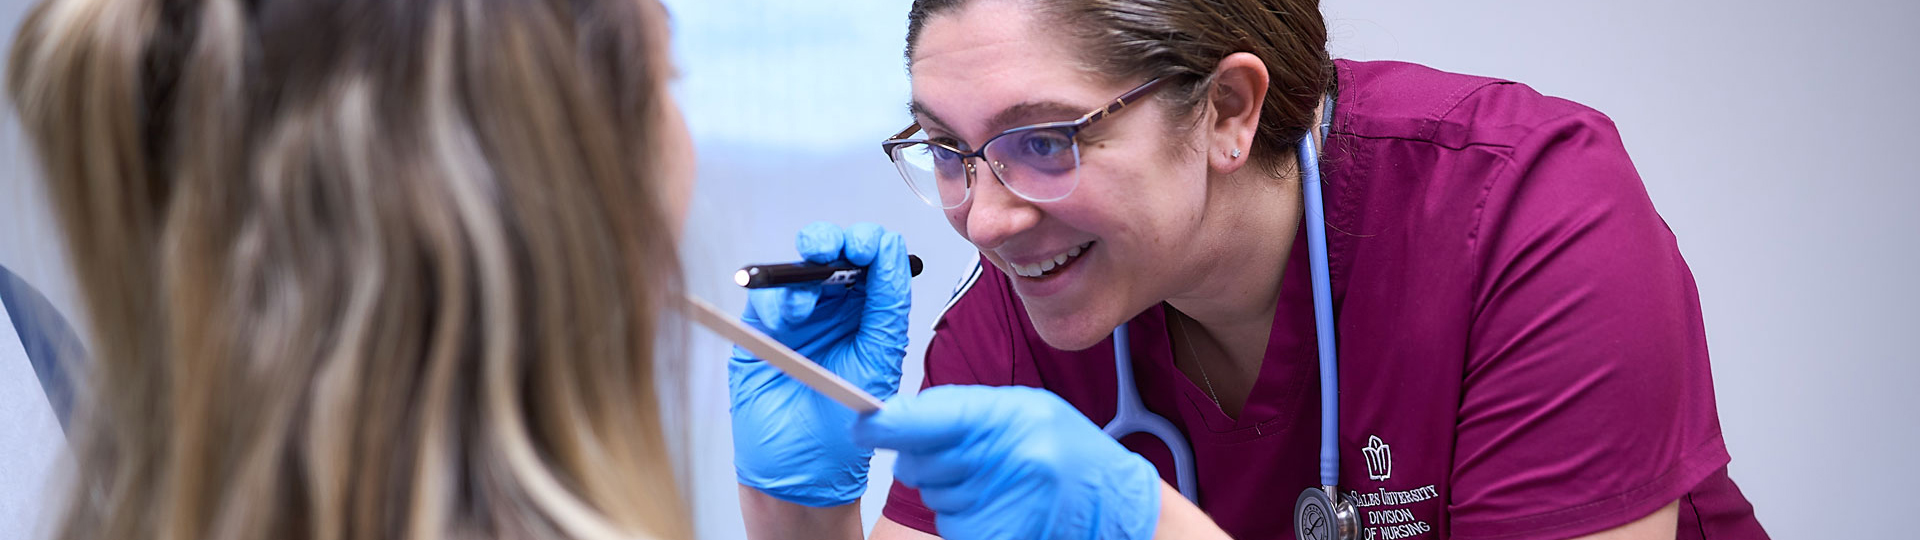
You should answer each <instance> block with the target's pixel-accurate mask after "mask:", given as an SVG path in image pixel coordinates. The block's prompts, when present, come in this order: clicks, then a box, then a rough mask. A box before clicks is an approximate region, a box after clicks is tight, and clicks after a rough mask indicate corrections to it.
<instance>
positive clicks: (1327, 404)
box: [1102, 96, 1340, 504]
mask: <svg viewBox="0 0 1920 540" xmlns="http://www.w3.org/2000/svg"><path fill="white" fill-rule="evenodd" d="M1332 116H1333V98H1332V97H1331V96H1329V97H1328V98H1327V100H1326V114H1325V115H1324V116H1322V117H1321V118H1322V120H1321V124H1320V132H1321V134H1322V136H1325V134H1326V133H1327V130H1328V128H1330V127H1332V126H1331V125H1330V124H1331V123H1332V122H1331V119H1332ZM1298 148H1299V151H1300V154H1299V157H1300V161H1299V162H1300V183H1301V184H1302V189H1303V191H1304V192H1305V195H1304V198H1305V200H1304V201H1302V202H1303V204H1302V206H1305V207H1306V219H1305V221H1306V225H1307V262H1308V266H1309V270H1308V272H1309V273H1310V274H1311V275H1312V278H1313V331H1314V336H1315V338H1317V341H1316V344H1317V345H1318V347H1317V348H1318V349H1319V350H1320V485H1321V486H1324V487H1325V489H1326V491H1327V493H1335V489H1334V486H1336V485H1338V484H1339V479H1340V454H1339V452H1338V451H1337V450H1338V448H1337V444H1338V441H1339V438H1340V361H1339V355H1338V352H1337V351H1336V350H1335V342H1334V339H1333V337H1334V336H1333V330H1334V328H1333V287H1332V284H1331V281H1332V280H1331V278H1330V277H1329V276H1328V274H1327V220H1326V217H1327V216H1326V203H1325V199H1324V197H1323V196H1322V193H1321V189H1320V151H1319V148H1318V147H1316V146H1315V145H1314V143H1313V135H1312V134H1311V133H1309V134H1307V135H1305V136H1302V137H1300V144H1299V147H1298ZM1113 363H1114V372H1115V374H1116V375H1117V376H1116V377H1115V378H1116V379H1117V382H1118V383H1119V386H1120V391H1119V393H1118V396H1119V397H1118V398H1116V399H1115V401H1116V403H1115V406H1114V411H1113V420H1112V421H1110V422H1107V425H1106V426H1105V427H1104V428H1102V429H1103V430H1104V431H1106V433H1107V436H1109V437H1113V438H1114V439H1119V438H1121V437H1124V436H1127V435H1132V434H1135V433H1146V434H1148V435H1152V436H1153V437H1154V438H1156V439H1160V442H1161V443H1162V444H1165V445H1167V451H1168V452H1169V453H1171V454H1173V470H1174V478H1175V479H1176V480H1177V481H1178V484H1179V486H1178V487H1179V488H1180V495H1182V496H1185V497H1186V498H1187V500H1189V501H1193V502H1194V503H1195V504H1199V502H1200V494H1199V486H1198V482H1197V481H1195V479H1194V468H1193V459H1194V458H1193V450H1192V449H1191V448H1190V447H1188V445H1187V439H1186V437H1185V436H1184V435H1181V434H1180V430H1179V429H1178V428H1175V427H1174V426H1173V422H1169V421H1167V419H1166V418H1165V417H1162V416H1160V415H1158V414H1154V413H1153V411H1149V410H1147V408H1146V406H1145V405H1144V404H1142V403H1141V401H1140V387H1138V386H1135V385H1134V382H1133V353H1132V348H1131V346H1130V342H1129V339H1128V337H1127V325H1126V323H1121V324H1120V326H1119V327H1117V328H1114V329H1113Z"/></svg>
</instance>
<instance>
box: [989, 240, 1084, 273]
mask: <svg viewBox="0 0 1920 540" xmlns="http://www.w3.org/2000/svg"><path fill="white" fill-rule="evenodd" d="M1092 246H1093V242H1087V243H1085V244H1080V245H1077V246H1073V247H1072V248H1069V249H1067V250H1066V251H1063V252H1061V253H1059V254H1057V255H1054V256H1053V258H1050V259H1046V260H1043V261H1040V262H1039V263H1036V264H1024V265H1023V264H1015V263H1014V262H1013V261H1007V266H1008V267H1011V268H1012V269H1013V273H1014V274H1016V275H1019V276H1020V277H1029V278H1037V277H1045V276H1047V275H1049V274H1052V273H1054V271H1055V270H1059V269H1061V268H1065V267H1066V266H1067V263H1070V262H1073V261H1074V260H1075V259H1079V258H1080V254H1081V253H1082V252H1085V251H1086V250H1087V248H1089V247H1092Z"/></svg>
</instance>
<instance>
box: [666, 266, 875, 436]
mask: <svg viewBox="0 0 1920 540" xmlns="http://www.w3.org/2000/svg"><path fill="white" fill-rule="evenodd" d="M686 300H687V312H688V313H691V314H693V320H694V322H697V323H700V326H705V327H707V329H708V330H712V331H713V333H715V334H720V337H723V338H726V339H727V341H732V342H734V343H736V344H739V345H740V347H741V348H744V349H746V350H747V351H748V352H751V353H753V354H754V356H758V357H760V359H762V360H766V361H767V363H769V364H773V367H777V368H780V371H782V372H784V373H786V374H787V376H789V377H793V378H794V379H798V380H799V381H800V382H801V383H804V384H806V385H807V387H808V388H812V389H814V391H817V392H820V393H822V394H826V395H827V397H830V398H833V400H834V401H838V402H840V404H841V405H846V406H847V408H849V409H853V411H854V412H857V413H861V414H865V413H870V412H874V411H878V410H880V400H879V399H875V398H874V397H873V395H872V394H868V393H866V392H865V391H863V390H861V389H860V387H858V386H854V385H853V383H849V382H847V380H846V379H842V378H840V376H839V375H835V374H833V372H832V371H828V370H827V368H825V367H822V366H821V365H820V364H818V363H815V362H814V361H812V360H808V359H807V357H805V356H800V353H797V352H794V351H793V349H789V348H787V346H786V345H782V344H780V342H778V341H774V340H773V338H770V337H767V335H766V334H762V333H760V332H759V331H758V330H754V329H753V328H750V327H748V326H747V325H745V324H742V323H741V322H740V321H738V320H735V319H734V318H733V316H732V315H728V314H726V312H723V311H720V310H719V308H715V307H713V304H708V303H706V301H704V300H701V299H699V298H695V297H693V295H687V296H686Z"/></svg>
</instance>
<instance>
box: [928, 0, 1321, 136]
mask: <svg viewBox="0 0 1920 540" xmlns="http://www.w3.org/2000/svg"><path fill="white" fill-rule="evenodd" d="M972 1H974V0H914V2H913V6H912V8H911V9H910V10H909V11H908V14H907V52H906V56H907V62H908V63H909V64H911V63H912V62H913V54H914V47H915V45H916V44H917V43H918V40H919V37H920V32H921V31H922V30H923V29H925V27H926V25H927V22H928V21H929V20H930V19H932V18H934V17H937V16H939V15H941V14H943V13H947V12H950V11H953V10H956V9H960V8H961V7H964V6H966V5H968V4H969V3H970V2H972ZM1016 1H1020V2H1023V3H1025V4H1026V5H1028V6H1031V7H1032V9H1035V10H1036V13H1037V14H1039V15H1041V16H1042V17H1043V18H1044V19H1045V20H1048V21H1050V22H1053V23H1055V24H1057V25H1059V26H1060V27H1062V28H1066V29H1067V30H1068V32H1069V33H1070V34H1069V35H1072V36H1073V37H1074V38H1076V39H1077V40H1078V41H1077V45H1078V46H1079V48H1080V50H1081V51H1082V52H1081V54H1080V62H1081V63H1082V64H1083V67H1084V68H1085V69H1088V70H1090V71H1092V72H1094V73H1099V74H1102V75H1104V76H1107V77H1111V78H1113V79H1142V80H1144V79H1148V78H1153V77H1161V78H1166V79H1168V80H1169V81H1171V82H1173V83H1175V84H1176V85H1177V86H1175V87H1172V88H1169V89H1167V90H1162V91H1161V93H1160V96H1161V98H1162V99H1167V100H1170V102H1171V104H1172V105H1174V106H1175V109H1174V110H1177V111H1182V114H1191V112H1192V111H1195V110H1197V109H1198V106H1199V105H1200V103H1201V101H1202V100H1204V99H1206V98H1207V92H1208V90H1209V89H1210V87H1211V86H1212V78H1211V75H1212V73H1213V70H1214V67H1215V66H1216V65H1217V64H1218V63H1219V62H1220V60H1221V59H1223V58H1226V57H1227V55H1230V54H1233V53H1236V52H1247V53H1252V54H1253V55H1254V56H1257V57H1259V58H1260V60H1261V62H1264V63H1265V64H1266V65H1267V72H1268V78H1269V83H1268V86H1267V94H1266V99H1265V100H1263V103H1262V105H1261V110H1260V128H1259V130H1258V132H1257V133H1255V134H1254V139H1253V148H1252V149H1251V150H1252V151H1251V152H1250V154H1251V156H1252V158H1253V159H1254V161H1255V163H1259V164H1261V165H1262V166H1264V167H1266V168H1267V170H1268V172H1270V173H1274V174H1278V173H1280V172H1281V171H1280V167H1281V166H1282V164H1284V163H1288V162H1289V160H1287V159H1285V156H1291V155H1292V153H1291V149H1292V146H1293V145H1294V144H1295V143H1297V142H1299V140H1300V137H1301V136H1302V135H1305V134H1306V132H1307V129H1309V128H1310V127H1312V126H1313V125H1314V124H1315V123H1316V122H1315V118H1314V115H1313V111H1314V108H1315V107H1316V106H1317V105H1319V101H1320V97H1321V95H1322V94H1323V93H1324V92H1329V91H1331V89H1332V86H1333V77H1334V73H1333V61H1332V60H1331V59H1330V58H1329V57H1328V55H1327V28H1326V23H1325V21H1324V19H1322V17H1321V15H1320V2H1319V0H1016Z"/></svg>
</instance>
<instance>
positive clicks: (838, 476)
mask: <svg viewBox="0 0 1920 540" xmlns="http://www.w3.org/2000/svg"><path fill="white" fill-rule="evenodd" d="M794 245H795V247H797V248H798V249H799V251H800V256H801V257H802V258H804V259H806V260H808V261H811V262H816V263H826V262H832V261H833V260H835V259H842V258H844V259H846V260H847V261H848V262H851V263H853V264H855V265H859V266H866V267H867V274H866V276H865V277H864V278H862V280H861V281H860V282H858V283H855V284H854V285H851V286H843V285H827V286H811V287H786V288H771V289H756V290H753V291H751V292H749V293H748V294H747V310H746V314H745V315H744V316H742V317H741V320H742V321H744V322H746V323H747V325H749V326H752V327H754V328H756V329H758V330H760V331H762V332H765V333H766V334H767V335H768V336H771V337H773V338H774V339H776V340H779V341H780V342H781V343H784V344H786V345H787V346H788V347H791V348H792V349H793V350H795V351H798V352H799V353H800V354H802V355H805V356H806V357H807V358H811V359H813V361H815V362H819V363H820V364H821V365H823V366H826V367H827V369H830V370H832V371H833V372H834V373H836V374H839V375H840V376H841V377H842V378H845V379H846V380H847V381H848V382H851V383H853V384H854V385H855V386H859V387H860V388H861V389H864V390H866V391H867V393H870V394H873V396H874V397H877V398H880V399H883V400H884V399H887V398H889V397H893V395H894V394H895V393H897V392H899V389H900V361H901V359H902V358H903V357H905V356H906V349H907V308H908V305H909V303H910V301H911V296H912V295H911V294H909V290H908V285H909V283H908V279H909V278H910V277H912V276H911V274H909V273H908V272H909V271H908V267H907V247H906V242H905V241H904V240H902V239H901V238H900V235H899V234H897V233H893V232H889V231H887V230H885V229H882V228H880V226H878V225H874V224H871V223H861V224H856V225H853V226H852V227H848V228H847V229H846V230H845V231H842V230H841V229H840V228H839V227H837V226H834V225H833V224H830V223H825V222H816V223H813V224H810V225H807V226H806V227H805V228H803V229H801V230H800V235H799V238H798V239H797V240H795V242H794ZM727 382H728V388H729V390H730V391H731V394H732V398H733V406H732V407H731V411H732V413H733V466H734V471H735V472H736V473H737V474H738V475H739V478H740V483H741V484H743V485H746V486H748V487H751V488H754V489H758V490H760V491H763V492H765V493H767V494H768V495H772V496H774V497H777V498H779V499H781V500H784V501H788V502H792V503H797V504H803V505H807V506H814V507H826V506H839V505H843V504H847V503H851V502H854V501H857V500H859V499H860V495H861V494H862V493H863V492H865V491H866V487H867V468H868V465H869V460H870V459H871V458H872V457H873V450H872V449H871V448H867V447H861V446H858V445H855V444H853V440H852V432H851V429H852V425H853V420H854V416H855V414H854V412H853V411H851V410H848V409H847V408H846V407H844V406H842V405H840V404H839V403H838V402H835V401H833V400H832V399H830V398H828V397H826V396H825V395H822V394H820V393H819V392H816V391H814V390H813V389H811V388H808V387H806V385H803V384H800V382H799V381H797V380H794V379H793V378H792V377H788V376H787V375H786V374H784V373H781V372H780V370H779V369H778V368H775V367H773V366H772V365H771V364H768V363H766V362H765V361H763V360H761V359H759V358H755V357H754V356H753V353H749V352H747V351H746V350H745V349H741V348H739V347H735V348H734V349H733V359H732V360H731V361H730V362H728V364H727Z"/></svg>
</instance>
